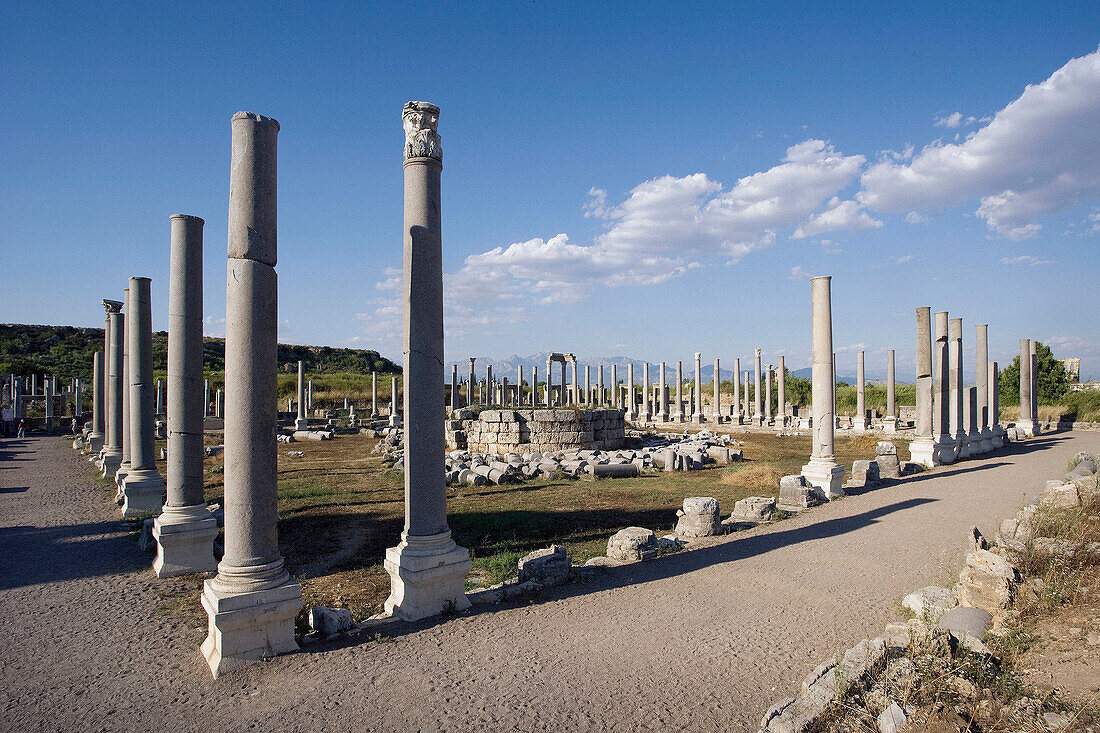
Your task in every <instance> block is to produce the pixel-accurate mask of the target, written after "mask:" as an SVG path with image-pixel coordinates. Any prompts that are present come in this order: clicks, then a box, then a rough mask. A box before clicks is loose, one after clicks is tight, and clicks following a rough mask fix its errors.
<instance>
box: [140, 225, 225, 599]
mask: <svg viewBox="0 0 1100 733" xmlns="http://www.w3.org/2000/svg"><path fill="white" fill-rule="evenodd" d="M171 222H172V246H171V258H170V262H169V269H170V273H169V282H168V402H169V410H168V468H167V471H166V473H167V477H166V478H167V486H166V489H167V493H168V500H167V501H166V502H165V504H164V508H163V510H162V511H161V515H160V516H159V517H157V518H156V519H155V520H154V521H153V537H154V538H156V541H157V558H156V560H154V561H153V571H154V572H155V573H156V574H157V577H158V578H165V577H168V576H172V575H184V574H187V573H203V572H216V571H217V567H218V564H217V561H216V560H215V559H214V538H215V537H217V535H218V523H217V520H215V518H214V516H213V515H212V514H211V513H210V512H209V511H207V509H206V500H205V498H204V496H203V470H202V468H203V467H202V460H203V445H202V439H203V424H202V405H201V404H200V402H199V400H200V396H199V395H200V394H201V393H200V392H199V385H200V383H201V382H202V351H203V349H202V227H203V220H202V219H200V218H199V217H197V216H187V215H184V214H176V215H174V216H172V218H171ZM157 382H158V385H159V382H160V380H157Z"/></svg>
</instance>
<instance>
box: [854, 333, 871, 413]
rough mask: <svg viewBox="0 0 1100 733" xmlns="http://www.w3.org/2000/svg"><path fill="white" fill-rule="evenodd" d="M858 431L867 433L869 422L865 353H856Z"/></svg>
mask: <svg viewBox="0 0 1100 733" xmlns="http://www.w3.org/2000/svg"><path fill="white" fill-rule="evenodd" d="M854 427H855V431H854V432H856V433H865V432H867V428H868V427H869V426H868V424H867V379H866V376H865V372H864V353H863V352H862V351H859V352H857V353H856V421H855V424H854Z"/></svg>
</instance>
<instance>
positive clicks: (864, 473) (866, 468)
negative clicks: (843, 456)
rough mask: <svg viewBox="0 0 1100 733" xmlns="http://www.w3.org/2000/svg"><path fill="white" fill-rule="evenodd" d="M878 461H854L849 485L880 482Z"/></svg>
mask: <svg viewBox="0 0 1100 733" xmlns="http://www.w3.org/2000/svg"><path fill="white" fill-rule="evenodd" d="M878 475H879V474H878V462H877V461H864V460H860V461H854V462H853V463H852V477H851V478H850V479H849V480H848V485H849V486H874V485H876V484H877V483H878Z"/></svg>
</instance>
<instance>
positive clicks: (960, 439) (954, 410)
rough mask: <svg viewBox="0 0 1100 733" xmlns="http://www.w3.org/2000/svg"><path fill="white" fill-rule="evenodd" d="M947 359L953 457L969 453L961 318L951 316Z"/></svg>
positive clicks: (964, 455) (963, 456)
mask: <svg viewBox="0 0 1100 733" xmlns="http://www.w3.org/2000/svg"><path fill="white" fill-rule="evenodd" d="M948 337H949V341H948V344H949V352H948V355H949V357H950V359H949V361H950V363H951V437H952V438H954V439H955V446H956V450H955V457H956V458H966V457H967V456H969V455H970V447H969V446H970V441H969V439H968V438H967V431H966V415H965V403H966V386H965V384H966V383H965V382H964V381H963V359H962V319H961V318H952V319H951V321H950V324H949V326H948Z"/></svg>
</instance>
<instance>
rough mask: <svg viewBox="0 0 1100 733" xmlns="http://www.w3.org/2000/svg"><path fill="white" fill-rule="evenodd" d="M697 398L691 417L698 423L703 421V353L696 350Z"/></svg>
mask: <svg viewBox="0 0 1100 733" xmlns="http://www.w3.org/2000/svg"><path fill="white" fill-rule="evenodd" d="M694 395H695V399H694V400H693V402H694V404H693V405H692V415H691V419H692V421H693V422H695V423H696V424H698V423H701V422H703V355H702V353H701V352H698V351H696V352H695V393H694Z"/></svg>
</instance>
